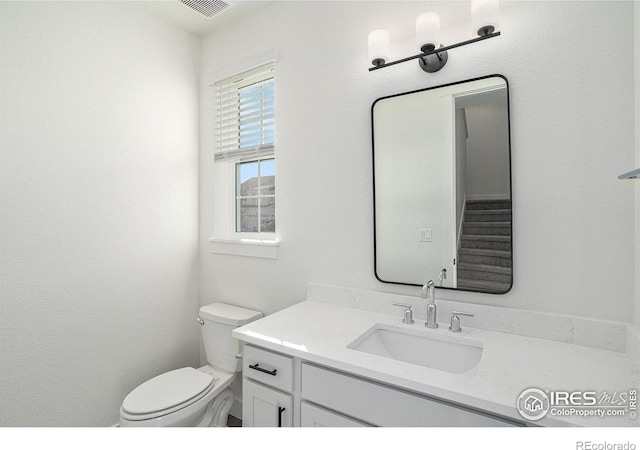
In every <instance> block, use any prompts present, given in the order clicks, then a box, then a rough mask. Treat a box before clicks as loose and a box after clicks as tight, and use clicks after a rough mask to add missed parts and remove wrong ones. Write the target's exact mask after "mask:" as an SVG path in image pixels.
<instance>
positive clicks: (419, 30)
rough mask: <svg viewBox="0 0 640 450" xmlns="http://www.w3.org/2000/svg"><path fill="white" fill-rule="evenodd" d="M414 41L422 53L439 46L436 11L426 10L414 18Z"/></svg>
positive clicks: (438, 23) (438, 18) (438, 19)
mask: <svg viewBox="0 0 640 450" xmlns="http://www.w3.org/2000/svg"><path fill="white" fill-rule="evenodd" d="M416 42H417V44H418V50H420V51H421V52H423V53H426V52H430V51H433V50H435V49H436V48H439V47H440V16H439V15H438V14H437V13H434V12H426V13H423V14H420V15H419V16H418V17H417V18H416Z"/></svg>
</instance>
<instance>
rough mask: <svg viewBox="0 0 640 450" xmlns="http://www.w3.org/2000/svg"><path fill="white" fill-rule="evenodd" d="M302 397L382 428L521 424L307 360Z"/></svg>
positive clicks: (303, 373)
mask: <svg viewBox="0 0 640 450" xmlns="http://www.w3.org/2000/svg"><path fill="white" fill-rule="evenodd" d="M302 398H303V400H308V401H311V402H313V403H316V404H318V405H321V406H324V407H326V408H330V409H332V410H334V411H338V412H339V413H342V414H344V415H347V416H349V417H354V418H358V419H359V420H362V421H364V422H367V423H371V424H373V425H376V426H383V427H452V426H454V427H455V426H457V427H507V426H519V425H520V426H521V424H518V423H516V422H511V421H509V420H505V419H502V418H500V417H496V416H492V415H489V414H484V413H481V412H478V411H475V410H471V409H466V408H463V407H460V406H458V405H453V404H450V403H447V402H445V401H442V400H437V399H433V398H429V397H425V396H422V395H419V394H414V393H411V392H407V391H404V390H401V389H398V388H395V387H390V386H386V385H382V384H379V383H376V382H372V381H368V380H365V379H362V378H358V377H355V376H352V375H348V374H344V373H342V372H337V371H334V370H330V369H325V368H322V367H319V366H316V365H313V364H308V363H304V364H303V365H302Z"/></svg>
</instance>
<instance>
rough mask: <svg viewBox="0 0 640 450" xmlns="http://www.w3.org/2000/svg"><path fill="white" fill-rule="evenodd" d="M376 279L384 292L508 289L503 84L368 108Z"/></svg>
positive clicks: (477, 82) (488, 81) (431, 92)
mask: <svg viewBox="0 0 640 450" xmlns="http://www.w3.org/2000/svg"><path fill="white" fill-rule="evenodd" d="M371 114H372V127H373V174H374V232H375V243H374V254H375V273H376V277H377V278H378V280H380V281H382V282H385V283H398V284H408V285H423V284H424V283H426V282H427V281H429V280H433V281H434V282H435V284H436V287H442V288H448V289H458V290H465V291H474V292H485V293H492V294H504V293H506V292H508V291H509V290H510V289H511V286H512V281H513V273H512V265H513V264H512V263H513V256H512V247H511V241H512V220H511V200H512V196H511V148H510V127H509V92H508V83H507V80H506V78H505V77H503V76H502V75H491V76H487V77H482V78H476V79H473V80H467V81H462V82H458V83H452V84H447V85H444V86H438V87H434V88H428V89H423V90H419V91H412V92H406V93H403V94H397V95H392V96H388V97H383V98H380V99H378V100H376V101H375V102H374V103H373V106H372V109H371Z"/></svg>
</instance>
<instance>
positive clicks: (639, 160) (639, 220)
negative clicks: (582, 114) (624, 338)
mask: <svg viewBox="0 0 640 450" xmlns="http://www.w3.org/2000/svg"><path fill="white" fill-rule="evenodd" d="M634 5H635V53H634V54H635V56H636V57H635V63H636V68H635V75H636V76H635V88H636V114H635V119H636V120H635V122H636V165H635V168H638V167H640V2H634ZM635 183H636V245H635V255H636V265H635V269H636V271H635V273H636V280H635V281H636V283H635V289H634V292H635V297H636V325H638V326H640V181H635Z"/></svg>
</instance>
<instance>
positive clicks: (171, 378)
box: [120, 367, 218, 421]
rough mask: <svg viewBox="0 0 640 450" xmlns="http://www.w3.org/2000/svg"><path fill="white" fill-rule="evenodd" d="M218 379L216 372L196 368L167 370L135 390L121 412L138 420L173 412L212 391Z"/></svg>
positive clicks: (125, 400) (126, 416) (123, 403)
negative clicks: (210, 372)
mask: <svg viewBox="0 0 640 450" xmlns="http://www.w3.org/2000/svg"><path fill="white" fill-rule="evenodd" d="M216 381H217V379H216V378H214V377H213V376H212V375H210V374H208V373H204V372H202V371H200V370H197V369H194V368H192V367H183V368H182V369H177V370H172V371H171V372H166V373H163V374H161V375H158V376H157V377H154V378H152V379H150V380H148V381H146V382H144V383H142V384H141V385H140V386H138V387H137V388H135V389H134V390H133V391H131V393H130V394H129V395H127V397H126V398H125V399H124V401H123V402H122V407H121V408H120V414H121V416H122V417H123V418H125V419H127V420H136V421H137V420H148V419H153V418H156V417H160V416H164V415H167V414H171V413H172V412H175V411H177V410H180V409H182V408H185V407H187V406H189V405H190V404H193V403H195V402H197V401H198V400H200V399H202V398H203V397H205V396H207V394H210V393H211V392H212V390H213V388H214V385H215V383H216ZM216 391H218V389H216Z"/></svg>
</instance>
